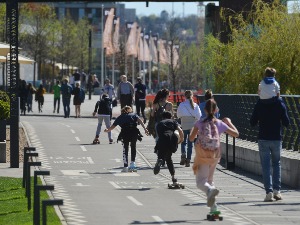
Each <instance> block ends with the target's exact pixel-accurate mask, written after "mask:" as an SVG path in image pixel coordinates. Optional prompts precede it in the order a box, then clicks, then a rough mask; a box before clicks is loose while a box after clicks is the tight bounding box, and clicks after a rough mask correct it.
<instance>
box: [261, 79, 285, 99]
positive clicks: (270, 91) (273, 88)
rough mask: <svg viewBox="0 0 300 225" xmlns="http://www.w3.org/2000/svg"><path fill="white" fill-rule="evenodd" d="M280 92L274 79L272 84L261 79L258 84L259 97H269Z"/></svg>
mask: <svg viewBox="0 0 300 225" xmlns="http://www.w3.org/2000/svg"><path fill="white" fill-rule="evenodd" d="M279 93H280V86H279V83H278V82H277V81H276V80H275V82H274V83H272V84H266V83H265V82H264V80H262V81H261V82H260V83H259V85H258V95H259V98H260V99H269V98H272V97H275V96H277V94H279Z"/></svg>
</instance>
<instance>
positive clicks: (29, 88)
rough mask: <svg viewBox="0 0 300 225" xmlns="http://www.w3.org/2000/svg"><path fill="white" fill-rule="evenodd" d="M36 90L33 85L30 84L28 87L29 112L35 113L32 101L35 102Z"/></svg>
mask: <svg viewBox="0 0 300 225" xmlns="http://www.w3.org/2000/svg"><path fill="white" fill-rule="evenodd" d="M35 92H36V90H35V88H34V87H33V86H32V84H31V83H28V85H27V93H28V95H27V112H33V111H32V100H33V94H35Z"/></svg>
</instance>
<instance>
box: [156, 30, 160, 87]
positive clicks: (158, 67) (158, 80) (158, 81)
mask: <svg viewBox="0 0 300 225" xmlns="http://www.w3.org/2000/svg"><path fill="white" fill-rule="evenodd" d="M158 41H159V33H157V43H158ZM157 49H158V50H157V85H158V90H159V89H160V79H159V70H160V64H159V43H158V48H157Z"/></svg>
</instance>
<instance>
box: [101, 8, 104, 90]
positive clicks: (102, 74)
mask: <svg viewBox="0 0 300 225" xmlns="http://www.w3.org/2000/svg"><path fill="white" fill-rule="evenodd" d="M103 9H104V5H103V4H102V9H101V12H102V13H101V33H102V38H101V87H103V86H104V48H103V45H104V44H103V32H104V31H103V29H104V25H103V23H104V10H103Z"/></svg>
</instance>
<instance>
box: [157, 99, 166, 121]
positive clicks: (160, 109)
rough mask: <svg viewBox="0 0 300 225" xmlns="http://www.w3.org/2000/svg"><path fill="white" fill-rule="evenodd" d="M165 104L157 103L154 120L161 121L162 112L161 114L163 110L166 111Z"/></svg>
mask: <svg viewBox="0 0 300 225" xmlns="http://www.w3.org/2000/svg"><path fill="white" fill-rule="evenodd" d="M167 104H168V103H166V104H165V105H160V104H159V103H158V109H157V110H156V112H155V122H157V123H158V122H160V121H162V114H163V112H164V111H166V105H167Z"/></svg>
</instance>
